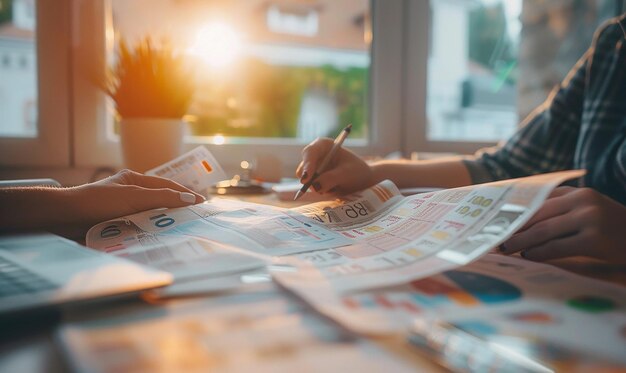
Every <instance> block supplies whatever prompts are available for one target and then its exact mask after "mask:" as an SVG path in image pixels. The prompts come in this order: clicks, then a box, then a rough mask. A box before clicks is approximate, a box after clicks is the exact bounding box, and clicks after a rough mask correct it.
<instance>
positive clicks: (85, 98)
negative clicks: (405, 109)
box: [72, 0, 405, 175]
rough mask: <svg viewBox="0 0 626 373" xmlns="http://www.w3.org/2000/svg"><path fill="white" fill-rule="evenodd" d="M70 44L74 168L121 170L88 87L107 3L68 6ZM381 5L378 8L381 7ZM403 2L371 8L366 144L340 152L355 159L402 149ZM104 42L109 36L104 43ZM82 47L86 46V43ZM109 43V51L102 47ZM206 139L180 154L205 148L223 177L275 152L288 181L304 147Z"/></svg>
mask: <svg viewBox="0 0 626 373" xmlns="http://www.w3.org/2000/svg"><path fill="white" fill-rule="evenodd" d="M73 2H74V4H73V15H74V19H75V27H74V29H75V32H74V35H75V40H73V43H72V44H73V54H72V61H73V65H74V66H76V68H75V69H74V70H73V71H72V74H73V79H72V80H73V86H72V89H73V92H74V105H73V118H74V123H75V125H74V128H73V137H74V138H75V139H76V141H75V143H74V152H75V153H74V154H75V156H74V157H75V159H76V165H77V166H79V167H90V166H113V167H121V166H122V159H121V151H120V144H119V141H116V140H115V139H112V138H110V136H109V135H108V134H107V132H106V131H107V125H106V124H107V120H108V116H107V113H106V109H105V108H106V107H107V105H106V104H105V103H106V97H105V95H104V94H103V93H102V92H101V91H100V90H99V89H98V88H97V86H96V85H95V84H93V81H94V77H95V79H103V77H104V75H103V74H104V71H105V66H106V65H105V61H106V58H107V57H106V50H107V47H111V45H110V43H111V42H112V38H111V37H110V36H111V35H112V22H111V21H112V20H111V12H110V9H111V2H110V0H97V1H93V0H73ZM383 3H384V4H383ZM404 6H405V4H404V2H403V1H394V2H389V1H381V0H374V1H372V2H371V9H372V14H373V15H374V16H373V20H372V27H373V29H374V40H373V42H372V47H371V68H370V89H369V113H368V114H369V121H370V124H369V125H370V128H371V131H370V134H369V138H368V139H367V141H363V140H357V139H352V140H350V139H349V140H348V141H346V146H347V147H349V148H350V149H352V150H353V151H355V152H356V153H358V154H361V155H371V154H387V153H390V152H393V151H397V150H399V149H401V148H402V131H401V126H402V86H403V85H402V79H403V77H402V66H403V62H402V60H403V51H402V46H403V41H402V40H403V34H402V31H403V27H402V21H403V18H404V17H403V10H404ZM107 36H109V37H108V38H107ZM87 41H88V42H87ZM107 43H109V45H107ZM210 140H211V138H210V137H208V138H204V137H188V138H187V139H186V143H185V150H190V149H192V148H193V147H196V146H198V145H205V146H206V147H207V148H208V149H209V150H210V151H211V152H212V153H213V154H214V155H215V157H216V158H217V159H219V160H220V163H221V164H222V166H223V167H224V168H225V169H226V170H227V172H233V171H235V170H237V168H238V167H239V163H240V162H241V161H242V160H249V161H253V162H254V160H255V159H256V158H257V156H264V155H271V154H275V153H276V151H277V147H279V148H280V152H281V153H280V160H281V162H282V167H283V174H284V175H292V174H293V170H294V169H295V167H296V165H297V163H298V162H299V160H300V154H301V151H302V147H303V146H304V145H306V144H305V143H301V142H299V141H297V140H292V139H271V138H247V139H246V140H245V142H243V141H241V139H237V138H230V139H229V138H227V142H226V143H225V144H223V145H214V144H212V143H211V141H210Z"/></svg>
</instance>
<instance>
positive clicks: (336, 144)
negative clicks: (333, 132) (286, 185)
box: [293, 124, 352, 201]
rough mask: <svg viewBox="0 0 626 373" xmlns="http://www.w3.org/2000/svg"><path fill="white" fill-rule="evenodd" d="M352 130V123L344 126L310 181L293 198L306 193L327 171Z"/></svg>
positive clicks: (295, 198)
mask: <svg viewBox="0 0 626 373" xmlns="http://www.w3.org/2000/svg"><path fill="white" fill-rule="evenodd" d="M351 130H352V124H348V125H347V126H346V128H344V129H343V130H342V131H341V132H340V133H339V135H338V136H337V138H335V141H334V142H333V147H332V148H330V151H329V152H328V154H326V157H324V159H323V160H322V163H321V164H320V165H319V167H317V169H316V170H315V173H313V176H311V179H309V181H307V182H306V183H305V184H304V185H302V188H300V190H299V191H298V192H297V193H296V196H295V197H294V198H293V200H294V201H295V200H297V199H298V198H300V197H302V195H303V194H304V193H306V191H307V190H309V188H310V187H311V185H312V184H313V183H314V182H315V179H317V178H318V177H319V176H320V175H321V174H322V173H323V172H324V171H326V167H328V164H329V163H330V161H331V160H332V159H333V157H334V156H335V153H337V150H339V148H341V144H343V141H344V140H345V139H346V137H348V135H349V134H350V131H351Z"/></svg>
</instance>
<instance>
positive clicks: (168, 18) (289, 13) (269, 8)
mask: <svg viewBox="0 0 626 373" xmlns="http://www.w3.org/2000/svg"><path fill="white" fill-rule="evenodd" d="M75 1H76V2H77V3H78V4H80V8H81V9H82V10H83V11H82V12H81V17H83V18H81V22H80V26H79V28H78V30H79V31H78V32H77V33H78V34H80V35H83V36H84V40H89V41H90V43H85V42H81V43H79V44H78V45H77V48H76V53H75V55H74V65H75V66H81V67H85V68H84V69H83V70H88V71H100V73H102V72H103V71H104V70H105V69H106V65H105V61H107V62H108V63H109V64H110V63H112V62H113V61H114V56H115V53H114V51H115V46H116V44H117V42H118V41H119V40H120V38H121V37H123V38H125V39H126V40H127V41H128V42H129V43H131V44H132V43H134V42H136V41H137V40H139V39H141V38H142V37H144V36H146V35H150V36H151V37H152V38H153V39H154V40H157V41H158V40H162V38H163V37H166V38H168V39H169V40H170V41H171V42H173V43H174V45H176V46H179V47H182V48H185V50H187V51H188V52H189V53H190V55H191V56H192V57H193V58H196V60H197V61H198V63H199V64H202V65H201V66H202V68H201V70H200V71H201V73H200V74H199V75H198V77H197V79H198V81H199V82H200V84H199V87H200V88H199V90H198V91H197V93H196V96H195V102H194V104H193V105H192V107H191V109H190V110H189V113H188V115H187V116H186V119H188V121H189V123H190V126H189V136H188V137H187V143H188V146H189V147H192V146H196V145H197V144H207V145H208V146H209V148H210V150H211V151H212V152H213V153H214V154H215V155H216V157H217V158H218V159H219V160H220V162H221V163H222V164H223V165H224V166H225V168H231V169H233V168H235V167H237V166H238V165H239V163H240V161H241V160H244V159H246V160H251V161H254V160H255V159H256V158H257V157H260V156H262V155H264V154H276V151H277V149H280V151H281V153H280V157H279V158H280V160H281V161H282V162H283V167H284V170H285V174H287V172H288V173H289V174H291V173H292V172H293V170H294V168H295V165H296V163H297V162H298V161H299V159H300V151H301V149H302V147H303V145H304V144H306V143H308V142H310V141H311V140H313V139H315V138H316V137H318V136H331V137H332V136H334V135H335V134H336V133H338V131H339V130H340V129H341V128H343V127H344V126H345V125H346V124H348V123H352V124H353V128H355V130H353V133H352V134H351V136H350V139H349V141H348V142H347V145H348V146H352V147H353V148H354V149H355V150H356V151H357V152H360V153H369V154H372V153H383V154H384V153H387V152H391V151H393V150H397V149H399V148H400V135H399V133H400V131H399V126H400V122H401V120H400V110H399V107H400V106H399V105H400V94H401V89H400V88H401V86H402V85H401V81H400V80H401V76H400V70H401V69H400V67H401V63H402V59H401V47H402V43H401V40H402V32H401V20H402V3H401V2H397V3H395V2H394V3H393V4H390V3H389V4H388V3H385V4H384V5H383V4H382V3H383V2H379V1H376V2H373V3H371V4H370V2H369V1H367V0H346V1H341V2H336V1H331V0H319V1H311V2H308V1H307V2H301V1H294V0H292V1H282V0H281V1H260V0H259V1H248V0H239V1H228V2H206V1H200V0H186V1H179V0H176V1H175V0H133V1H128V0H126V1H122V0H111V1H106V2H91V3H90V2H88V1H86V0H75ZM87 9H90V10H87ZM145 9H150V12H145V11H144V10H145ZM83 15H84V16H83ZM90 16H91V17H92V18H89V17H90ZM84 17H87V18H88V19H85V18H84ZM383 25H386V26H385V27H383ZM225 40H227V41H228V42H227V43H225ZM374 60H375V61H376V63H374ZM383 71H390V72H391V73H389V74H386V73H383ZM74 92H75V94H76V99H77V100H78V102H77V104H76V105H74V113H75V118H76V126H75V129H74V133H75V138H76V157H75V159H76V160H77V163H78V164H79V165H94V164H96V165H97V164H112V163H113V164H120V163H121V160H120V157H119V151H117V149H119V144H118V143H117V136H116V134H115V132H116V131H115V128H116V125H115V121H114V110H113V107H112V105H111V104H109V105H108V106H107V105H105V104H104V102H106V99H105V97H104V96H103V94H102V92H99V91H98V90H97V88H96V87H94V85H93V78H91V80H90V78H88V77H87V76H86V75H85V71H82V72H76V73H75V75H74ZM383 97H384V98H385V99H384V100H383V99H382V98H383ZM389 99H390V100H389ZM379 103H380V104H379ZM383 104H384V105H383ZM104 108H106V109H104ZM94 124H95V125H94ZM221 143H223V145H218V144H221Z"/></svg>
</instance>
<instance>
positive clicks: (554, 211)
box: [501, 187, 626, 263]
mask: <svg viewBox="0 0 626 373" xmlns="http://www.w3.org/2000/svg"><path fill="white" fill-rule="evenodd" d="M625 221H626V206H623V205H621V204H620V203H618V202H616V201H614V200H612V199H610V198H609V197H606V196H605V195H603V194H601V193H599V192H597V191H595V190H593V189H588V188H572V187H559V188H557V189H555V190H554V191H553V192H552V194H551V195H550V196H549V197H548V199H547V200H546V202H545V203H544V204H543V206H542V207H541V208H540V209H539V211H537V213H536V214H535V216H533V217H532V218H531V219H530V220H529V221H528V223H526V225H525V226H524V227H523V228H522V229H520V230H519V231H518V232H517V233H515V234H514V235H513V236H512V237H511V238H509V240H508V241H506V242H505V243H504V244H503V245H502V246H501V251H502V252H504V253H505V254H514V253H516V252H520V255H521V256H522V257H524V258H526V259H530V260H534V261H545V260H552V259H558V258H564V257H569V256H588V257H594V258H598V259H604V260H609V261H611V262H613V263H626V245H625V244H624V242H625V241H626V230H625V229H624V222H625Z"/></svg>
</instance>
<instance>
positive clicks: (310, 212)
mask: <svg viewBox="0 0 626 373" xmlns="http://www.w3.org/2000/svg"><path fill="white" fill-rule="evenodd" d="M581 174H582V172H581V171H567V172H560V173H553V174H545V175H538V176H532V177H527V178H521V179H515V180H508V181H502V182H496V183H489V184H483V185H477V186H471V187H465V188H457V189H450V190H443V191H438V192H432V193H423V194H418V195H413V196H409V197H403V196H402V195H401V194H400V192H399V190H398V189H397V188H396V187H395V185H394V184H393V183H392V182H390V181H383V182H382V183H380V184H378V185H375V186H373V187H371V188H369V189H366V190H364V191H362V192H360V193H356V194H353V195H351V196H348V197H346V198H344V199H341V200H334V201H326V202H319V203H314V204H310V205H305V206H302V207H299V208H295V209H284V208H279V207H274V206H268V205H260V204H253V203H247V202H241V201H236V200H229V199H219V198H214V199H212V200H210V201H207V202H205V203H202V204H198V205H194V206H189V207H183V208H177V209H158V210H151V211H146V212H142V213H138V214H134V215H129V216H125V217H121V218H118V219H114V220H111V221H107V222H103V223H100V224H98V225H96V226H94V227H93V228H92V229H90V230H89V232H88V233H87V239H86V241H87V245H88V246H89V247H92V248H94V249H97V250H101V251H104V252H107V253H111V254H114V255H118V256H122V257H126V258H129V259H131V260H134V261H137V262H139V263H142V264H146V265H151V266H154V267H157V268H159V269H162V270H166V271H170V272H171V273H173V275H174V277H175V279H176V284H175V286H176V285H180V284H181V283H182V282H185V281H189V280H198V279H199V278H202V277H204V278H207V277H212V278H215V277H219V276H224V275H232V274H233V273H237V272H245V271H251V270H255V269H257V270H258V269H262V268H264V267H265V266H266V265H267V264H268V263H270V262H273V268H281V269H282V270H281V271H280V272H277V273H275V274H274V275H275V276H276V278H277V279H278V280H279V281H281V283H283V285H285V286H287V287H288V288H290V289H293V290H294V291H296V292H299V293H302V292H306V289H307V288H314V287H315V286H314V285H315V284H317V283H324V284H330V286H331V287H332V288H333V290H334V291H337V292H343V291H350V290H359V289H367V288H370V287H373V286H377V287H380V286H387V285H394V284H398V283H402V282H405V281H408V280H414V279H416V278H421V277H426V276H429V275H432V274H435V273H438V272H441V271H443V270H446V269H451V268H453V267H457V266H460V265H464V264H466V263H469V262H470V261H472V260H474V259H476V258H478V257H479V256H481V255H483V254H484V253H486V252H488V251H489V250H490V249H491V248H493V247H494V246H496V245H497V244H499V243H500V242H502V241H503V240H504V239H506V238H507V237H508V236H510V235H511V234H512V233H513V232H514V231H515V230H517V229H518V228H519V227H521V226H522V224H523V223H524V222H525V221H527V220H528V219H529V218H530V217H531V216H532V214H533V213H534V212H535V211H536V210H537V209H538V208H539V206H540V205H541V203H542V202H543V200H544V199H545V198H546V197H547V195H548V194H549V193H550V191H551V190H552V189H553V188H554V187H555V186H557V185H558V184H560V183H562V182H563V181H565V180H567V179H571V178H574V177H578V176H580V175H581ZM288 268H293V269H294V270H292V271H289V270H285V269H288ZM243 283H245V281H242V280H241V279H237V280H235V282H234V283H230V285H228V286H227V287H231V286H237V285H241V284H243ZM300 285H302V286H300ZM213 290H214V289H213ZM303 295H304V294H303Z"/></svg>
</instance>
